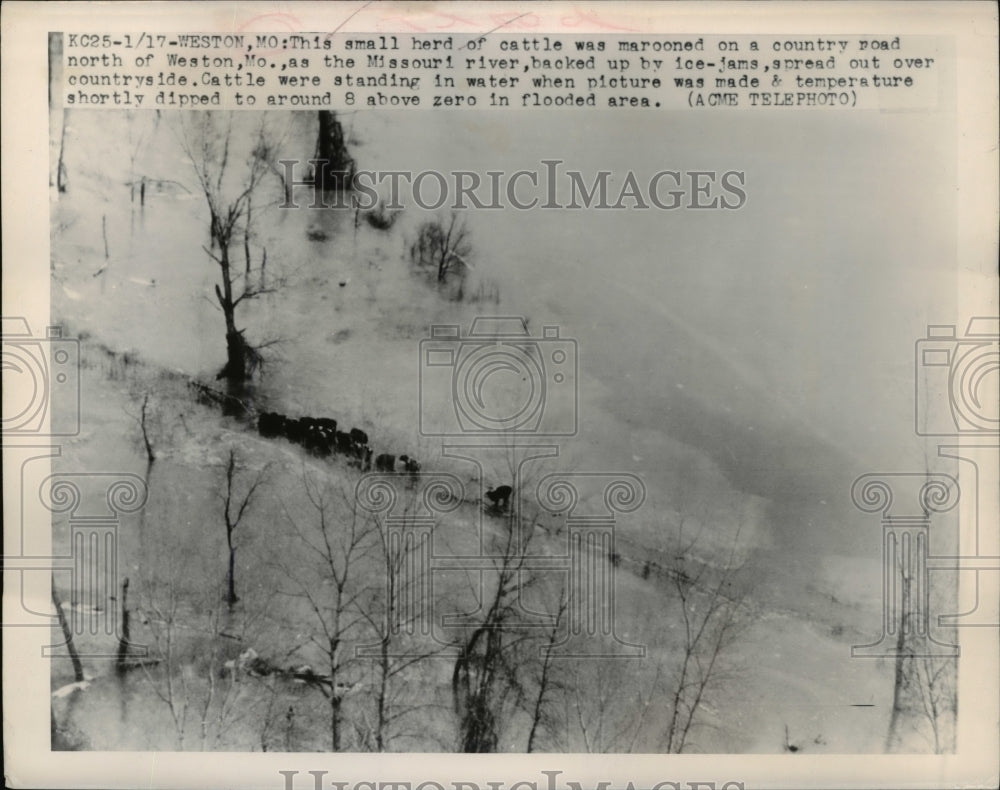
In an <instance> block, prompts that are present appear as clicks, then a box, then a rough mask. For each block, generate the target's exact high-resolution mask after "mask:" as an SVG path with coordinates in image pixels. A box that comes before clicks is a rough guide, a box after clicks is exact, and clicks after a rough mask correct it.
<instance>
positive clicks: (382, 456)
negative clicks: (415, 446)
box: [375, 453, 396, 472]
mask: <svg viewBox="0 0 1000 790" xmlns="http://www.w3.org/2000/svg"><path fill="white" fill-rule="evenodd" d="M375 471H377V472H394V471H396V456H394V455H390V454H389V453H379V454H378V455H377V456H375Z"/></svg>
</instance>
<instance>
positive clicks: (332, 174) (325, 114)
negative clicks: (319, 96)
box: [316, 110, 354, 192]
mask: <svg viewBox="0 0 1000 790" xmlns="http://www.w3.org/2000/svg"><path fill="white" fill-rule="evenodd" d="M316 159H317V160H319V161H317V163H316V189H320V190H322V191H324V192H327V191H339V190H345V189H350V188H351V185H352V184H353V182H354V160H353V159H351V156H350V154H348V152H347V144H346V141H345V140H344V127H343V126H341V125H340V121H338V120H337V116H336V114H334V113H333V112H331V111H330V110H320V111H319V134H318V135H317V138H316Z"/></svg>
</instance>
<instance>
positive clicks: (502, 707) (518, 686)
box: [451, 509, 537, 753]
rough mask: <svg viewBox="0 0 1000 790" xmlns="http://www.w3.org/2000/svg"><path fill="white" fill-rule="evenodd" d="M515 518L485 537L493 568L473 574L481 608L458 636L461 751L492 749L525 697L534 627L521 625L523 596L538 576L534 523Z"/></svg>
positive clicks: (455, 693)
mask: <svg viewBox="0 0 1000 790" xmlns="http://www.w3.org/2000/svg"><path fill="white" fill-rule="evenodd" d="M515 510H516V509H515ZM518 521H519V514H518V513H511V514H510V515H509V516H508V518H507V519H505V528H504V529H503V530H502V531H501V534H500V535H497V536H494V538H493V540H492V541H490V542H491V543H492V550H491V551H490V554H491V556H490V561H491V564H492V571H483V572H482V576H478V574H477V576H478V581H479V590H478V591H477V592H476V598H477V599H478V600H479V601H480V602H481V604H482V605H481V607H480V609H479V612H480V613H479V614H478V615H476V617H475V619H474V620H473V621H472V622H470V623H469V625H468V626H467V628H466V629H465V633H464V634H463V636H462V637H461V638H460V639H459V641H458V648H459V653H458V656H457V658H456V659H455V664H454V667H453V670H452V681H451V683H452V701H453V705H454V710H455V715H456V716H457V718H458V749H459V750H460V751H462V752H469V753H482V752H495V751H497V750H498V748H499V746H500V737H501V733H502V731H503V728H504V726H505V724H506V723H507V721H508V720H509V719H510V717H511V716H512V715H513V713H514V711H515V710H517V709H522V710H523V708H524V707H525V704H526V700H527V699H529V697H530V692H529V691H528V679H527V675H526V673H525V672H524V663H523V658H524V655H525V650H527V649H530V647H531V645H532V644H534V647H535V648H536V649H537V632H532V631H531V630H530V629H526V628H525V627H524V625H525V622H524V615H525V610H524V608H523V607H522V601H523V597H524V595H525V594H526V592H527V590H528V589H529V588H530V587H532V586H533V584H534V582H535V581H536V580H537V579H536V578H535V577H532V575H531V574H530V573H529V572H528V563H527V559H528V549H529V545H530V542H531V539H532V537H533V536H534V529H535V526H536V523H537V522H535V521H532V522H531V523H528V524H524V525H521V524H519V523H518ZM536 699H537V697H536Z"/></svg>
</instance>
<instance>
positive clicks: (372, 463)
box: [257, 411, 514, 513]
mask: <svg viewBox="0 0 1000 790" xmlns="http://www.w3.org/2000/svg"><path fill="white" fill-rule="evenodd" d="M257 431H258V433H260V435H261V436H263V437H265V438H268V439H274V438H278V437H283V438H285V439H288V441H290V442H293V443H294V444H298V445H301V446H302V447H304V448H305V449H306V450H307V451H308V452H310V453H312V454H313V455H315V456H317V457H319V458H329V457H330V456H332V455H334V454H337V455H342V456H344V457H345V458H346V459H347V462H348V463H349V464H352V465H353V466H357V467H359V468H360V469H361V471H362V472H370V471H371V470H372V469H373V468H374V469H375V471H377V472H398V473H404V474H408V475H410V476H411V477H412V478H416V476H417V475H418V474H419V473H420V464H419V463H417V460H416V459H415V458H411V457H410V456H408V455H399V456H396V455H392V454H390V453H380V454H379V455H374V453H373V451H372V448H371V446H370V445H369V443H368V434H367V433H365V432H364V431H362V430H361V429H360V428H351V430H349V431H341V430H338V428H337V421H336V420H334V419H331V418H329V417H298V418H296V417H286V416H285V415H284V414H278V413H277V412H272V411H265V412H262V413H261V414H260V416H259V417H258V418H257ZM513 493H514V490H513V489H512V488H511V487H510V486H506V485H502V486H497V487H496V488H491V489H489V490H488V491H486V498H487V499H488V500H489V501H490V506H491V509H492V510H493V511H494V512H497V513H499V512H503V511H505V510H507V508H508V507H509V505H510V498H511V495H512V494H513Z"/></svg>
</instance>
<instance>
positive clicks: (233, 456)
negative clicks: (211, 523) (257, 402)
mask: <svg viewBox="0 0 1000 790" xmlns="http://www.w3.org/2000/svg"><path fill="white" fill-rule="evenodd" d="M267 470H268V466H266V465H265V466H264V467H263V468H262V469H261V470H260V471H258V472H257V474H256V475H255V476H254V477H253V479H252V480H251V481H250V482H249V484H248V485H247V487H246V490H245V491H244V492H243V493H242V494H240V493H238V491H237V489H238V488H239V487H240V483H239V480H238V478H239V477H240V476H241V473H242V472H243V471H244V470H243V467H242V466H241V464H240V462H239V460H238V458H237V453H236V448H235V447H231V448H229V453H228V455H227V456H226V462H225V491H224V493H223V494H222V501H223V510H222V516H223V522H224V523H225V526H226V545H227V547H228V549H229V563H228V573H227V576H226V603H228V604H229V606H233V605H235V604H236V602H237V601H239V598H238V597H237V595H236V578H235V576H236V542H235V535H236V530H237V529H238V528H239V526H240V523H241V522H242V521H243V519H244V517H245V516H246V515H247V511H248V509H249V508H250V505H251V504H252V503H253V500H254V496H255V495H256V493H257V491H258V489H259V488H260V486H261V484H262V483H263V482H264V480H265V479H266V475H267Z"/></svg>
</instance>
